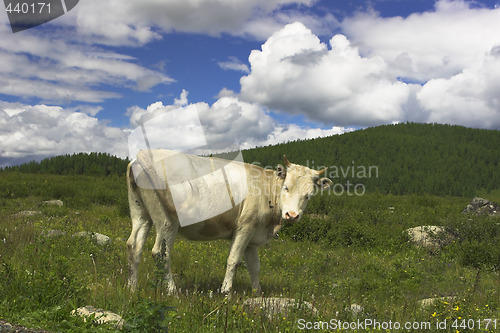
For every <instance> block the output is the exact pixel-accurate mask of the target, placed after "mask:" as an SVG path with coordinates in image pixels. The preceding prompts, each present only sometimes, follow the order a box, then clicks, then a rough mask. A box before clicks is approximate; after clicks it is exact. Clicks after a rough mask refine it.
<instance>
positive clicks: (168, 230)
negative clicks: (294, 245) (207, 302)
mask: <svg viewBox="0 0 500 333" xmlns="http://www.w3.org/2000/svg"><path fill="white" fill-rule="evenodd" d="M284 160H285V165H286V168H284V167H283V166H282V165H278V167H277V170H276V171H274V170H271V169H264V168H261V167H259V166H256V165H253V164H246V163H241V162H231V163H229V162H228V161H225V160H221V159H216V158H211V157H198V156H194V155H187V154H181V153H175V152H172V151H167V150H144V151H140V152H139V153H138V154H137V158H136V159H135V160H134V161H132V162H130V164H129V165H128V168H127V184H128V197H129V204H130V215H131V218H132V232H131V234H130V237H129V239H128V241H127V246H128V253H129V270H130V271H129V274H130V275H129V280H128V284H129V287H130V288H131V290H132V291H134V290H135V289H136V287H137V267H138V264H139V260H140V255H141V252H142V248H143V246H144V243H145V241H146V237H147V234H148V232H149V230H150V229H151V226H152V225H154V226H155V228H156V241H155V244H154V246H153V250H152V252H153V256H154V257H155V258H156V257H157V256H158V255H159V253H160V252H161V249H162V248H163V250H164V251H165V252H164V253H163V256H162V257H163V260H164V261H163V262H164V263H165V271H166V277H165V278H166V282H167V285H168V292H169V293H174V292H175V291H176V288H175V284H174V280H173V278H172V271H171V268H170V254H171V251H172V247H173V245H174V241H175V237H176V235H177V233H180V234H181V235H183V236H184V237H186V238H187V239H190V240H214V239H229V240H231V245H230V251H229V257H228V259H227V268H226V276H225V278H224V282H223V283H222V288H221V292H223V293H227V292H229V291H231V288H232V285H233V279H234V275H235V272H236V265H237V264H238V263H239V262H240V260H241V257H242V256H244V257H245V261H246V263H247V267H248V271H249V273H250V278H251V282H252V289H253V290H256V291H260V284H259V270H260V261H259V254H258V247H260V246H262V245H264V244H266V243H267V242H268V241H269V240H270V239H272V238H273V236H275V235H276V233H277V232H278V231H279V230H280V229H281V226H282V224H283V220H287V221H291V222H297V221H298V220H299V219H300V218H301V216H302V215H303V213H304V209H305V207H306V205H307V202H308V200H309V198H310V197H311V196H312V195H313V194H314V193H315V191H317V190H318V189H325V188H328V187H329V186H330V185H331V184H332V181H331V180H330V179H328V178H320V175H321V174H322V173H323V172H324V171H325V170H326V169H324V170H321V171H316V170H312V169H310V168H307V167H305V166H301V165H297V164H293V163H290V162H289V161H288V160H287V159H286V156H284ZM172 162H174V163H172ZM172 164H174V165H172ZM207 165H208V166H210V168H211V170H209V171H208V172H210V171H213V172H212V173H210V174H208V175H206V176H205V177H198V178H197V179H194V180H189V175H196V174H197V173H196V172H197V171H199V169H200V168H202V169H203V168H205V169H206V168H207ZM215 166H217V168H215ZM221 170H222V171H221ZM217 172H219V174H220V175H223V178H222V179H223V181H222V182H221V181H219V182H218V184H216V183H214V180H213V179H215V178H214V177H212V176H211V175H216V174H217ZM178 175H180V176H178ZM186 175H188V177H186ZM176 177H178V178H179V177H180V180H179V179H178V178H176ZM172 183H174V185H172ZM179 189H181V191H179ZM180 192H182V193H180ZM203 195H205V199H203V198H202V197H203ZM207 196H208V198H209V199H208V200H207V199H206V197H207ZM175 197H176V198H177V199H175ZM179 198H181V199H179ZM223 198H226V199H227V198H229V199H230V204H229V207H228V208H227V209H226V208H225V209H221V207H224V204H222V203H220V201H222V199H223ZM195 206H196V209H195ZM207 212H208V215H206V213H207ZM190 214H191V215H190ZM196 214H199V215H200V214H201V215H200V216H209V217H208V218H206V219H204V220H203V221H198V222H196V221H195V220H189V224H188V222H185V223H182V221H188V220H186V219H185V216H188V217H189V216H191V218H196ZM181 216H182V218H183V219H184V220H180V217H181ZM195 222H196V223H195ZM162 243H163V244H165V245H164V246H163V247H162Z"/></svg>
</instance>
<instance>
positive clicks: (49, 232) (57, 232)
mask: <svg viewBox="0 0 500 333" xmlns="http://www.w3.org/2000/svg"><path fill="white" fill-rule="evenodd" d="M42 235H44V236H45V237H47V238H52V237H57V236H62V235H66V232H64V231H62V230H57V229H51V230H47V231H43V232H42Z"/></svg>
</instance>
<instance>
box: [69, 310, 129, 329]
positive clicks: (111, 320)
mask: <svg viewBox="0 0 500 333" xmlns="http://www.w3.org/2000/svg"><path fill="white" fill-rule="evenodd" d="M71 314H72V315H74V316H75V315H78V316H80V317H83V320H84V321H87V319H88V317H89V316H91V315H95V322H96V323H98V324H113V325H115V327H116V328H118V329H121V328H122V327H123V318H122V317H121V316H119V315H117V314H116V313H113V312H111V311H106V310H103V309H98V308H95V307H93V306H91V305H87V306H84V307H81V308H78V309H76V310H73V311H71Z"/></svg>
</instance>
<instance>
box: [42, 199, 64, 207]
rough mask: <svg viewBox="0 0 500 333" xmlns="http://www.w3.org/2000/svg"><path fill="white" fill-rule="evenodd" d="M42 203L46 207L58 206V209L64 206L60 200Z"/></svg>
mask: <svg viewBox="0 0 500 333" xmlns="http://www.w3.org/2000/svg"><path fill="white" fill-rule="evenodd" d="M42 203H43V204H45V205H47V206H58V207H62V206H64V203H63V202H62V201H61V200H47V201H42Z"/></svg>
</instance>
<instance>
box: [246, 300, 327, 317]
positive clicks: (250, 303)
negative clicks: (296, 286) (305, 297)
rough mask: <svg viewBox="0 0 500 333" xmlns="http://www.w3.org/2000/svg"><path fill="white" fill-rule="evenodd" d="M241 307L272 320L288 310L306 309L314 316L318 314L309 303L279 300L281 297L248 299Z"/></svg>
mask: <svg viewBox="0 0 500 333" xmlns="http://www.w3.org/2000/svg"><path fill="white" fill-rule="evenodd" d="M243 307H244V308H247V309H250V310H253V311H255V310H257V311H258V309H261V308H262V310H263V312H264V314H265V315H266V316H267V317H268V318H269V319H273V317H275V316H276V315H279V314H286V313H287V312H288V311H289V310H292V309H294V308H295V309H299V308H306V309H307V310H308V311H310V312H311V313H312V314H313V315H314V316H316V315H317V314H318V310H317V309H316V308H315V307H314V306H313V305H312V304H311V303H309V302H306V301H303V302H299V301H296V300H295V299H294V298H281V297H255V298H249V299H247V300H246V301H245V302H243Z"/></svg>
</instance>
